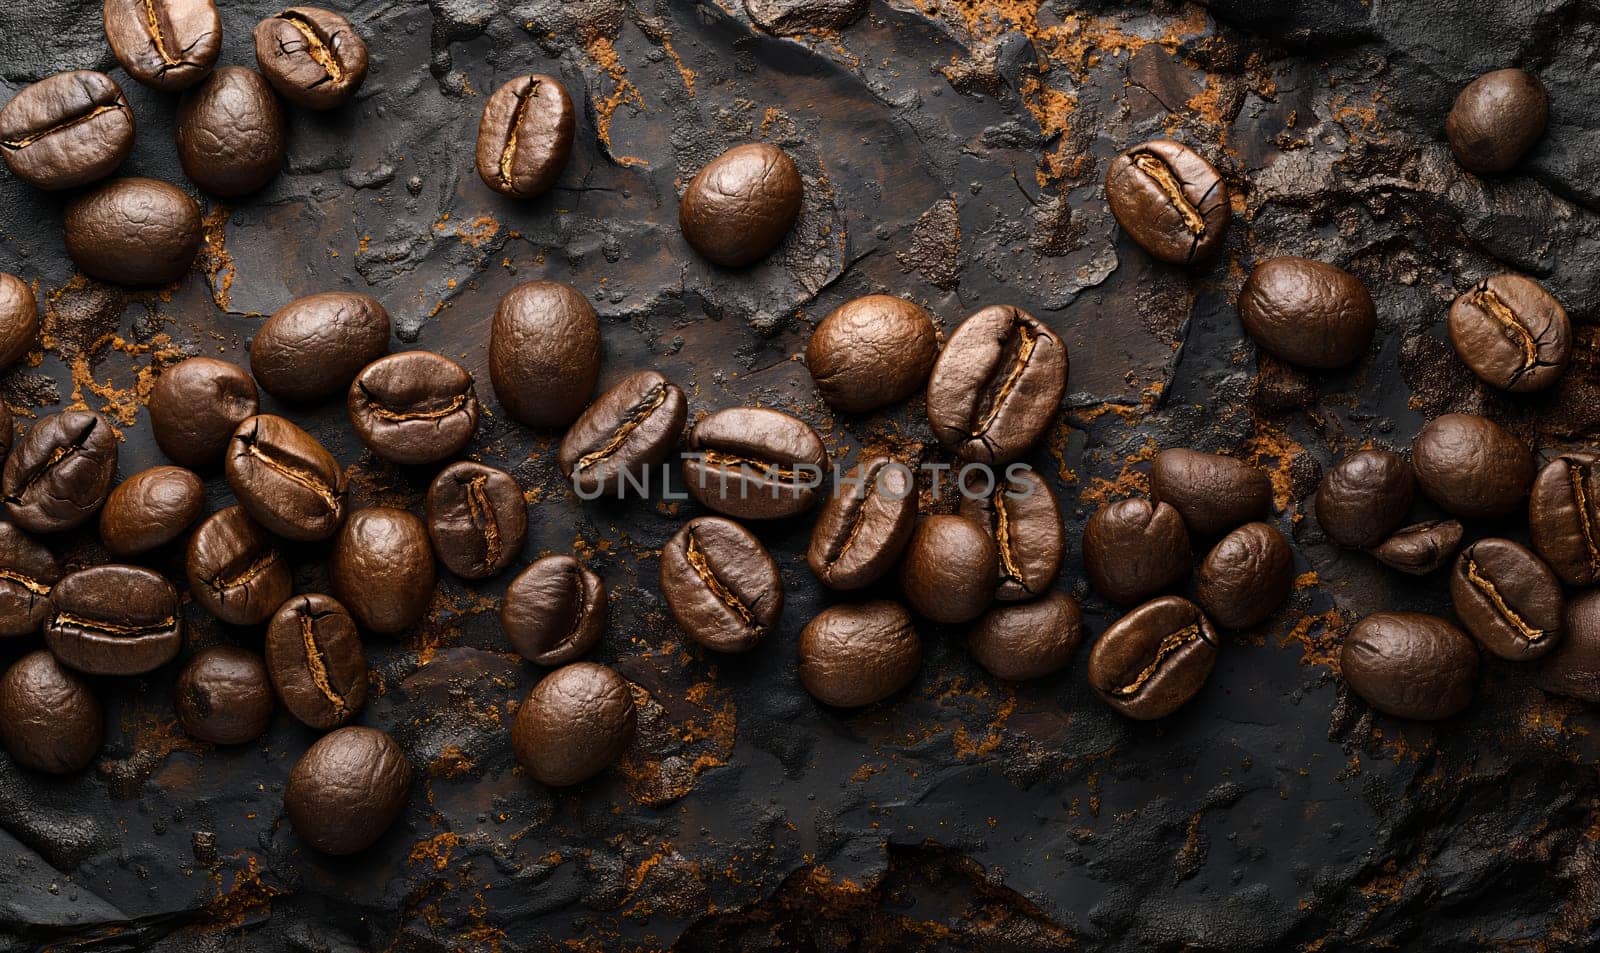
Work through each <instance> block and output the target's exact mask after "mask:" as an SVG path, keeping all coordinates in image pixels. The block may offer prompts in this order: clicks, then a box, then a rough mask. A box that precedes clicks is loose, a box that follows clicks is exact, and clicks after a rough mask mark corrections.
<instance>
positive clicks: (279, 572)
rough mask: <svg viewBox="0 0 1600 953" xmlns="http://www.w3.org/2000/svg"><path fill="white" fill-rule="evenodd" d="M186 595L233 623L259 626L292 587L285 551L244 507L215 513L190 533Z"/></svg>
mask: <svg viewBox="0 0 1600 953" xmlns="http://www.w3.org/2000/svg"><path fill="white" fill-rule="evenodd" d="M185 568H186V569H187V572H188V576H189V594H190V595H191V596H193V597H194V599H195V601H196V602H198V603H200V605H202V606H204V607H205V610H206V611H207V612H209V613H211V614H212V615H214V616H216V617H217V618H218V619H220V620H222V621H223V622H227V623H229V624H231V625H259V624H261V623H263V622H265V621H267V620H268V619H270V618H271V617H272V614H273V613H274V612H276V611H278V607H279V606H281V605H283V602H284V600H285V599H288V598H289V594H290V593H291V592H293V591H294V579H293V577H292V575H291V573H290V570H289V564H288V562H287V561H285V560H284V558H283V554H282V553H280V552H278V550H277V548H276V547H275V546H273V544H272V537H270V536H268V535H267V531H266V530H265V529H262V528H261V526H260V525H259V524H258V523H256V521H255V520H253V519H251V518H250V514H248V513H246V512H245V509H244V507H242V506H230V507H228V508H227V509H225V510H221V511H219V512H216V513H213V514H211V515H210V516H208V517H206V519H205V521H204V522H202V523H201V524H200V526H199V527H198V528H197V529H196V530H195V531H194V535H193V536H191V537H189V558H188V561H187V563H186V564H185Z"/></svg>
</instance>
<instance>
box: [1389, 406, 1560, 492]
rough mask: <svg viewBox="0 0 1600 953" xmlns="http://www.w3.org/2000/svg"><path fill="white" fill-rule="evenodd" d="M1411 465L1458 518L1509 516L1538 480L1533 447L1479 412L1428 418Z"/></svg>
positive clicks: (1428, 489) (1413, 450)
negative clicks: (1530, 451)
mask: <svg viewBox="0 0 1600 953" xmlns="http://www.w3.org/2000/svg"><path fill="white" fill-rule="evenodd" d="M1411 466H1412V467H1413V469H1415V470H1416V474H1417V484H1418V485H1419V486H1421V487H1422V492H1424V493H1426V494H1427V495H1428V498H1429V499H1431V500H1433V502H1435V503H1437V504H1439V505H1440V506H1441V507H1443V508H1444V509H1445V511H1446V512H1449V513H1451V514H1452V515H1454V516H1466V517H1471V518H1487V517H1494V516H1505V515H1506V514H1508V513H1511V512H1512V511H1514V510H1516V509H1517V508H1518V507H1519V506H1521V505H1522V501H1523V499H1524V498H1526V497H1527V495H1528V487H1529V485H1530V484H1532V483H1533V454H1531V453H1529V452H1528V447H1527V445H1526V444H1524V443H1523V442H1522V441H1521V440H1520V439H1518V438H1517V437H1516V436H1514V435H1512V434H1511V433H1510V432H1509V431H1507V430H1506V429H1505V428H1503V427H1501V426H1500V425H1499V424H1497V423H1495V422H1494V421H1492V420H1490V419H1488V418H1487V417H1479V416H1477V415H1475V414H1445V415H1444V416H1443V417H1438V418H1436V419H1434V420H1430V421H1428V423H1427V424H1426V425H1424V426H1423V428H1422V430H1421V432H1419V433H1418V434H1417V437H1416V440H1414V441H1413V442H1412V444H1411Z"/></svg>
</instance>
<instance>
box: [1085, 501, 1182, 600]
mask: <svg viewBox="0 0 1600 953" xmlns="http://www.w3.org/2000/svg"><path fill="white" fill-rule="evenodd" d="M1189 557H1190V550H1189V532H1188V530H1186V529H1184V526H1183V517H1181V516H1179V515H1178V511H1177V510H1175V509H1173V508H1172V507H1171V506H1170V505H1168V504H1166V503H1152V502H1151V501H1150V500H1147V499H1143V498H1142V497H1134V498H1132V499H1127V500H1117V501H1115V502H1112V503H1107V504H1105V505H1104V506H1102V507H1100V508H1099V509H1098V510H1096V511H1095V514H1094V515H1093V516H1091V517H1089V522H1088V523H1087V524H1086V525H1085V526H1084V528H1083V568H1084V572H1085V573H1087V574H1088V576H1089V583H1090V584H1091V585H1093V586H1094V588H1095V590H1096V591H1097V592H1099V593H1100V594H1101V595H1102V596H1105V597H1106V598H1107V599H1109V600H1111V601H1112V602H1116V603H1120V604H1121V605H1132V604H1134V603H1136V602H1141V601H1143V600H1145V599H1148V598H1150V597H1151V596H1153V595H1155V594H1156V593H1158V592H1160V591H1161V590H1163V589H1168V588H1170V587H1172V586H1175V585H1177V584H1178V583H1179V582H1180V581H1182V579H1183V578H1184V577H1185V576H1187V575H1188V574H1189Z"/></svg>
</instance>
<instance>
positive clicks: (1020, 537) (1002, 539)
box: [960, 464, 1067, 602]
mask: <svg viewBox="0 0 1600 953" xmlns="http://www.w3.org/2000/svg"><path fill="white" fill-rule="evenodd" d="M996 476H997V477H999V479H996V480H992V481H982V480H978V479H976V478H974V479H973V480H972V481H970V483H969V485H967V486H965V487H964V488H963V490H962V494H961V510H960V514H961V515H962V516H965V517H966V518H967V519H970V520H972V521H974V522H976V523H977V524H978V525H979V526H982V527H983V528H984V531H985V532H987V533H988V534H989V535H990V536H992V537H994V543H995V551H996V553H998V555H999V567H1000V588H999V589H997V590H996V591H995V598H996V599H999V600H1000V601H1001V602H1016V601H1019V600H1022V599H1032V598H1034V597H1035V596H1039V595H1041V594H1043V593H1044V592H1046V591H1048V590H1049V589H1050V587H1051V586H1052V585H1054V584H1055V581H1056V575H1057V574H1058V573H1059V572H1060V571H1061V557H1062V554H1063V553H1064V552H1065V550H1066V546H1067V540H1066V533H1065V531H1064V530H1063V528H1062V524H1061V509H1060V507H1058V506H1057V505H1056V497H1055V494H1054V493H1051V492H1050V486H1049V484H1047V483H1045V481H1044V478H1043V477H1041V476H1039V474H1038V473H1037V472H1036V471H1035V470H1034V469H1033V468H1032V467H1025V466H1022V465H1020V464H1017V465H1013V466H1011V467H1008V468H1007V469H1006V472H1005V473H1004V474H996ZM982 491H987V492H982Z"/></svg>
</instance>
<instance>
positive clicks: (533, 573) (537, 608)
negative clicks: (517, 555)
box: [500, 556, 606, 665]
mask: <svg viewBox="0 0 1600 953" xmlns="http://www.w3.org/2000/svg"><path fill="white" fill-rule="evenodd" d="M605 626H606V586H605V583H604V582H601V581H600V577H599V576H597V575H595V574H594V573H593V572H590V571H589V570H588V569H587V568H586V567H585V566H584V565H583V563H580V562H578V561H577V560H576V559H574V558H572V557H571V556H546V557H545V558H543V559H540V560H537V561H536V562H534V563H533V565H531V566H529V567H528V568H527V569H524V570H523V571H522V572H520V573H518V574H517V577H516V578H515V579H513V580H511V585H509V586H507V587H506V595H505V600H504V601H503V602H502V603H501V606H500V627H501V628H503V629H505V630H506V638H507V639H509V640H510V642H511V647H512V648H514V649H516V650H517V652H518V654H520V655H521V656H522V657H523V658H525V659H527V660H528V661H530V662H533V663H535V664H537V665H565V664H566V663H568V662H571V661H575V660H576V659H577V658H578V657H579V656H581V655H584V654H585V653H587V652H588V651H589V650H590V649H592V648H594V647H595V646H596V645H597V644H599V642H600V633H601V632H602V631H603V630H604V629H605Z"/></svg>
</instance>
